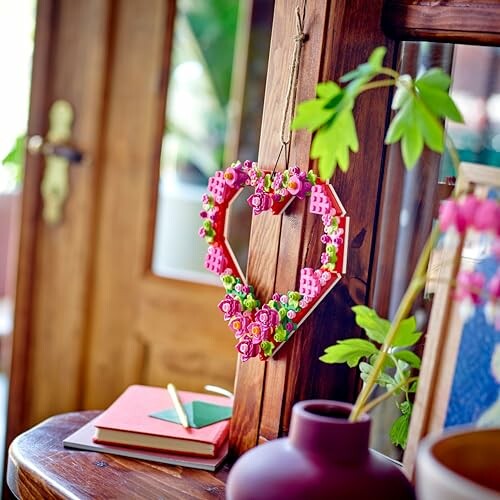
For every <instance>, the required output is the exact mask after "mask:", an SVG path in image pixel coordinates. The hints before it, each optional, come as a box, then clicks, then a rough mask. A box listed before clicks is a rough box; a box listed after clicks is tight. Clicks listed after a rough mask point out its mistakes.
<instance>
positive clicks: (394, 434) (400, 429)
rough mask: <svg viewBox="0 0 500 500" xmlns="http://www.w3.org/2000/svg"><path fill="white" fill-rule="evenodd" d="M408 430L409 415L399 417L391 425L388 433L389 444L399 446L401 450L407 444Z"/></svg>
mask: <svg viewBox="0 0 500 500" xmlns="http://www.w3.org/2000/svg"><path fill="white" fill-rule="evenodd" d="M409 430H410V415H401V416H400V417H398V418H397V419H396V420H395V421H394V423H393V424H392V427H391V430H390V431H389V437H390V438H391V443H392V444H393V445H394V446H400V447H401V448H403V450H404V449H405V448H406V444H407V442H408V431H409Z"/></svg>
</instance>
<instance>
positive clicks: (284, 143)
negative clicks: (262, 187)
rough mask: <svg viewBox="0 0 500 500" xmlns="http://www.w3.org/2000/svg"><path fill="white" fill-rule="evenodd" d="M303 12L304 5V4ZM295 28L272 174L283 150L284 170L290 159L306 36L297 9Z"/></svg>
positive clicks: (296, 9) (302, 21)
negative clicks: (276, 156)
mask: <svg viewBox="0 0 500 500" xmlns="http://www.w3.org/2000/svg"><path fill="white" fill-rule="evenodd" d="M304 11H305V4H304ZM295 26H296V33H295V36H294V37H293V39H294V41H295V45H294V48H293V56H292V63H291V65H290V77H289V79H288V87H287V91H286V97H285V108H284V110H283V117H282V119H281V131H280V140H281V148H280V151H279V153H278V158H277V159H276V165H275V166H274V169H273V172H274V170H275V169H276V166H277V165H278V161H279V159H280V156H281V153H282V152H283V150H284V151H285V168H286V169H288V161H289V159H290V147H289V143H290V139H291V134H292V133H291V131H290V122H291V119H292V112H293V105H294V104H295V97H296V96H297V86H298V82H299V78H298V77H299V63H300V55H301V52H302V46H303V45H304V42H305V40H306V35H305V33H304V20H303V17H301V15H300V10H299V7H298V6H297V7H295Z"/></svg>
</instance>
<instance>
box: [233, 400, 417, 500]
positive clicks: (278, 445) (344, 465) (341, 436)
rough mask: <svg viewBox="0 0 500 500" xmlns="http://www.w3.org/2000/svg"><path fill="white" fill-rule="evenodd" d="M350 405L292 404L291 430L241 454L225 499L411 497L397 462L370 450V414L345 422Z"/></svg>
mask: <svg viewBox="0 0 500 500" xmlns="http://www.w3.org/2000/svg"><path fill="white" fill-rule="evenodd" d="M351 409H352V405H349V404H347V403H339V402H335V401H328V400H310V401H302V402H300V403H297V404H295V406H294V407H293V410H292V419H291V422H290V433H289V436H288V437H287V438H281V439H276V440H274V441H270V442H268V443H265V444H263V445H260V446H257V447H256V448H253V449H252V450H250V451H248V452H247V453H245V454H244V455H242V456H241V457H240V459H239V460H238V461H237V462H236V463H235V464H234V466H233V467H232V469H231V472H230V474H229V477H228V481H227V487H226V494H227V498H228V500H249V499H259V500H266V499H273V500H274V499H280V498H283V499H285V498H286V499H287V500H299V499H300V500H304V499H307V500H313V499H350V500H353V499H362V498H363V499H366V498H370V499H371V500H372V499H385V500H387V499H398V500H404V499H413V498H414V492H413V488H412V486H411V484H410V482H409V481H408V480H407V478H406V476H405V475H404V474H403V472H402V470H401V469H400V467H399V466H398V465H396V464H395V463H394V462H392V461H391V460H390V459H387V458H386V457H384V456H383V455H381V454H379V453H375V452H372V451H370V450H369V448H368V442H369V435H370V417H369V416H368V415H363V416H362V417H361V419H360V420H359V421H357V422H349V421H348V416H349V413H350V411H351Z"/></svg>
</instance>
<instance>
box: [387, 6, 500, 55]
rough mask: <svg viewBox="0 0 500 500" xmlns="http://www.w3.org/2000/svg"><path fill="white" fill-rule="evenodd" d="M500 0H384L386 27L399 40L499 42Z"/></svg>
mask: <svg viewBox="0 0 500 500" xmlns="http://www.w3.org/2000/svg"><path fill="white" fill-rule="evenodd" d="M499 19H500V2H498V0H385V3H384V11H383V16H382V24H383V28H384V31H385V32H386V33H387V34H388V35H389V36H391V37H392V38H395V39H398V40H429V41H434V42H449V43H471V44H474V45H500V23H499Z"/></svg>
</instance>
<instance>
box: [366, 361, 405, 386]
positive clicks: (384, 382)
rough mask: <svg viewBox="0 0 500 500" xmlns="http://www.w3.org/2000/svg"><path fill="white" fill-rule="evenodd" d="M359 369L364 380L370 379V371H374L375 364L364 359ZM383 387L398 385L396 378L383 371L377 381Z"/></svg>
mask: <svg viewBox="0 0 500 500" xmlns="http://www.w3.org/2000/svg"><path fill="white" fill-rule="evenodd" d="M359 371H360V372H361V379H362V380H363V382H366V381H367V380H368V377H369V376H370V373H371V372H372V371H373V366H372V365H371V364H369V363H365V362H364V361H362V362H361V363H359ZM375 382H376V383H377V384H378V385H380V386H381V387H391V386H394V385H396V382H395V380H394V379H393V378H392V377H391V376H390V375H388V374H387V373H384V372H381V373H379V376H378V377H377V380H376V381H375Z"/></svg>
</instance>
